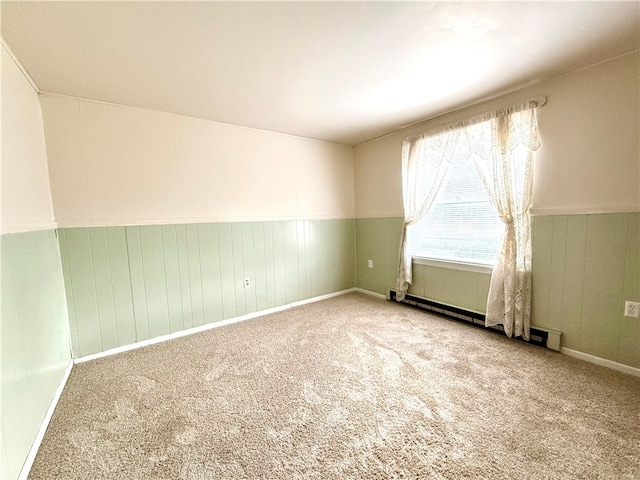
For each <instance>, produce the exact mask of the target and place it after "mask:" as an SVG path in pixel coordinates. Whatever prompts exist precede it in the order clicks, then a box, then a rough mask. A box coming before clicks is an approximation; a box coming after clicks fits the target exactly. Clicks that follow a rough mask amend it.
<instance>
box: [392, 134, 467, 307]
mask: <svg viewBox="0 0 640 480" xmlns="http://www.w3.org/2000/svg"><path fill="white" fill-rule="evenodd" d="M460 133H461V131H460V129H459V128H457V127H450V128H447V129H445V130H442V131H437V132H434V133H430V134H424V135H419V136H416V137H409V138H407V139H406V140H405V141H404V143H403V144H402V203H403V206H404V221H403V222H402V229H401V230H400V251H399V254H398V257H399V262H398V263H399V264H398V277H397V281H396V300H397V301H402V300H403V299H404V297H405V295H406V293H407V290H408V288H409V285H410V284H411V283H412V271H411V245H410V242H411V238H410V236H409V235H408V234H407V229H408V227H410V226H411V225H414V224H415V223H417V222H419V221H420V220H421V219H422V218H423V217H424V216H425V215H426V214H427V212H428V211H429V209H430V208H431V205H433V202H434V200H435V199H436V196H437V194H438V191H439V190H440V187H441V186H442V182H443V180H444V178H445V177H446V174H447V171H448V169H449V165H450V164H451V162H452V160H453V158H454V154H455V152H456V150H457V149H458V148H459V147H460V138H461V135H460Z"/></svg>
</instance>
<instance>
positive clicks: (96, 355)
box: [73, 288, 356, 364]
mask: <svg viewBox="0 0 640 480" xmlns="http://www.w3.org/2000/svg"><path fill="white" fill-rule="evenodd" d="M354 291H356V288H348V289H346V290H340V291H339V292H333V293H327V294H326V295H319V296H317V297H313V298H308V299H306V300H300V301H297V302H292V303H288V304H286V305H281V306H279V307H273V308H268V309H266V310H260V311H259V312H253V313H248V314H246V315H241V316H239V317H234V318H228V319H226V320H221V321H219V322H215V323H208V324H206V325H200V326H198V327H193V328H188V329H186V330H180V331H178V332H174V333H170V334H167V335H161V336H159V337H154V338H150V339H148V340H143V341H142V342H136V343H132V344H129V345H123V346H122V347H116V348H111V349H109V350H105V351H104V352H98V353H93V354H91V355H85V356H83V357H78V358H74V359H73V363H74V364H77V363H84V362H88V361H91V360H96V359H98V358H104V357H109V356H111V355H116V354H118V353H122V352H128V351H130V350H136V349H138V348H142V347H146V346H149V345H155V344H157V343H162V342H166V341H168V340H173V339H175V338H180V337H186V336H187V335H193V334H194V333H199V332H204V331H207V330H212V329H214V328H218V327H224V326H225V325H231V324H234V323H238V322H243V321H245V320H250V319H252V318H257V317H263V316H265V315H270V314H272V313H276V312H281V311H283V310H289V309H290V308H294V307H299V306H302V305H306V304H308V303H314V302H319V301H322V300H327V299H329V298H332V297H338V296H340V295H345V294H347V293H351V292H354Z"/></svg>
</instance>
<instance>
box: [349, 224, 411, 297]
mask: <svg viewBox="0 0 640 480" xmlns="http://www.w3.org/2000/svg"><path fill="white" fill-rule="evenodd" d="M401 227H402V218H397V217H392V218H359V219H357V220H356V245H357V246H356V284H357V286H358V287H360V288H363V289H365V290H370V291H372V292H376V293H381V294H383V295H384V294H386V291H387V289H389V288H395V286H396V273H397V270H398V244H399V242H400V229H401ZM368 260H372V261H373V268H369V267H368Z"/></svg>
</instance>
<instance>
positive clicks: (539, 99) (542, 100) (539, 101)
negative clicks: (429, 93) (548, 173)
mask: <svg viewBox="0 0 640 480" xmlns="http://www.w3.org/2000/svg"><path fill="white" fill-rule="evenodd" d="M494 100H495V98H493V99H488V100H484V101H482V102H478V103H472V104H470V105H466V106H464V107H461V108H458V109H456V110H452V111H450V112H446V113H442V114H440V115H436V116H435V117H430V118H427V119H426V120H420V121H419V122H416V123H412V124H411V125H407V126H406V127H402V128H399V129H397V130H393V131H392V132H389V133H384V134H382V135H380V136H378V137H374V138H371V139H369V140H365V141H364V142H360V143H358V144H356V145H354V147H359V146H360V145H364V144H366V143H369V142H373V141H375V140H380V139H381V138H385V137H389V136H391V135H394V134H396V133H398V132H401V131H402V130H408V129H410V128H414V127H419V126H420V125H424V124H425V123H429V122H432V121H434V120H437V119H439V118H442V117H446V116H447V115H451V114H454V113H458V112H462V111H464V110H468V109H470V108H473V107H478V106H480V105H484V104H485V103H489V102H492V101H494ZM524 102H535V104H536V107H535V108H540V107H542V106H544V105H545V104H546V103H547V97H546V96H545V95H538V96H535V97H531V98H528V99H526V100H523V101H521V102H515V103H511V105H518V104H520V103H524ZM500 108H508V107H499V108H494V109H492V110H489V111H486V112H483V113H479V114H477V115H473V117H477V116H482V115H485V114H487V113H489V112H493V111H495V110H500ZM443 126H444V125H443ZM415 135H420V134H415ZM409 136H410V137H413V136H414V135H409Z"/></svg>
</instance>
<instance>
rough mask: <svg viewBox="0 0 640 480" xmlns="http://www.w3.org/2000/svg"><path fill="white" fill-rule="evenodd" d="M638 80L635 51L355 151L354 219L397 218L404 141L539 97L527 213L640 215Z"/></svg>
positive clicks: (637, 64) (363, 146)
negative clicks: (537, 134) (536, 142)
mask: <svg viewBox="0 0 640 480" xmlns="http://www.w3.org/2000/svg"><path fill="white" fill-rule="evenodd" d="M639 73H640V66H639V62H638V52H637V51H636V52H633V53H631V54H628V55H625V56H622V57H618V58H616V59H613V60H611V61H608V62H605V63H602V64H599V65H595V66H592V67H588V68H585V69H582V70H580V71H576V72H573V73H570V74H568V75H564V76H561V77H557V78H555V79H551V80H549V81H545V82H542V83H539V84H537V85H535V86H532V87H529V88H526V89H523V90H520V91H518V92H514V93H512V94H509V95H505V96H503V97H501V98H499V99H496V100H494V101H492V102H488V103H485V104H483V105H480V106H476V107H473V108H468V109H465V110H464V111H459V112H455V113H452V114H449V115H446V116H444V117H441V118H438V119H437V120H433V121H430V122H427V123H424V124H422V125H420V126H416V127H412V128H409V129H405V130H402V131H400V132H397V133H394V134H392V135H389V136H387V137H383V138H381V139H379V140H375V141H371V142H369V143H365V144H362V145H359V146H357V147H356V148H355V177H356V188H355V195H356V216H357V217H358V218H368V217H394V216H398V217H399V216H402V186H401V178H400V175H401V158H400V153H401V145H402V141H403V139H404V138H405V137H407V136H409V135H414V134H416V133H421V132H424V131H426V130H428V129H430V128H434V127H437V126H441V125H446V124H449V123H453V122H456V121H459V120H462V119H464V118H469V117H471V116H474V115H476V114H478V113H482V112H485V111H488V110H492V109H495V108H498V107H503V106H507V105H510V104H513V103H518V102H519V101H522V100H525V99H527V98H530V97H534V96H538V95H545V96H546V97H547V104H546V105H545V106H544V107H542V108H540V109H539V110H538V123H539V129H540V136H541V142H542V147H541V148H540V150H538V153H537V155H536V165H535V171H534V174H535V176H534V188H533V208H532V213H538V214H560V213H603V212H637V211H640V147H639V145H640V103H639V102H640V84H639V78H640V75H639Z"/></svg>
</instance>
